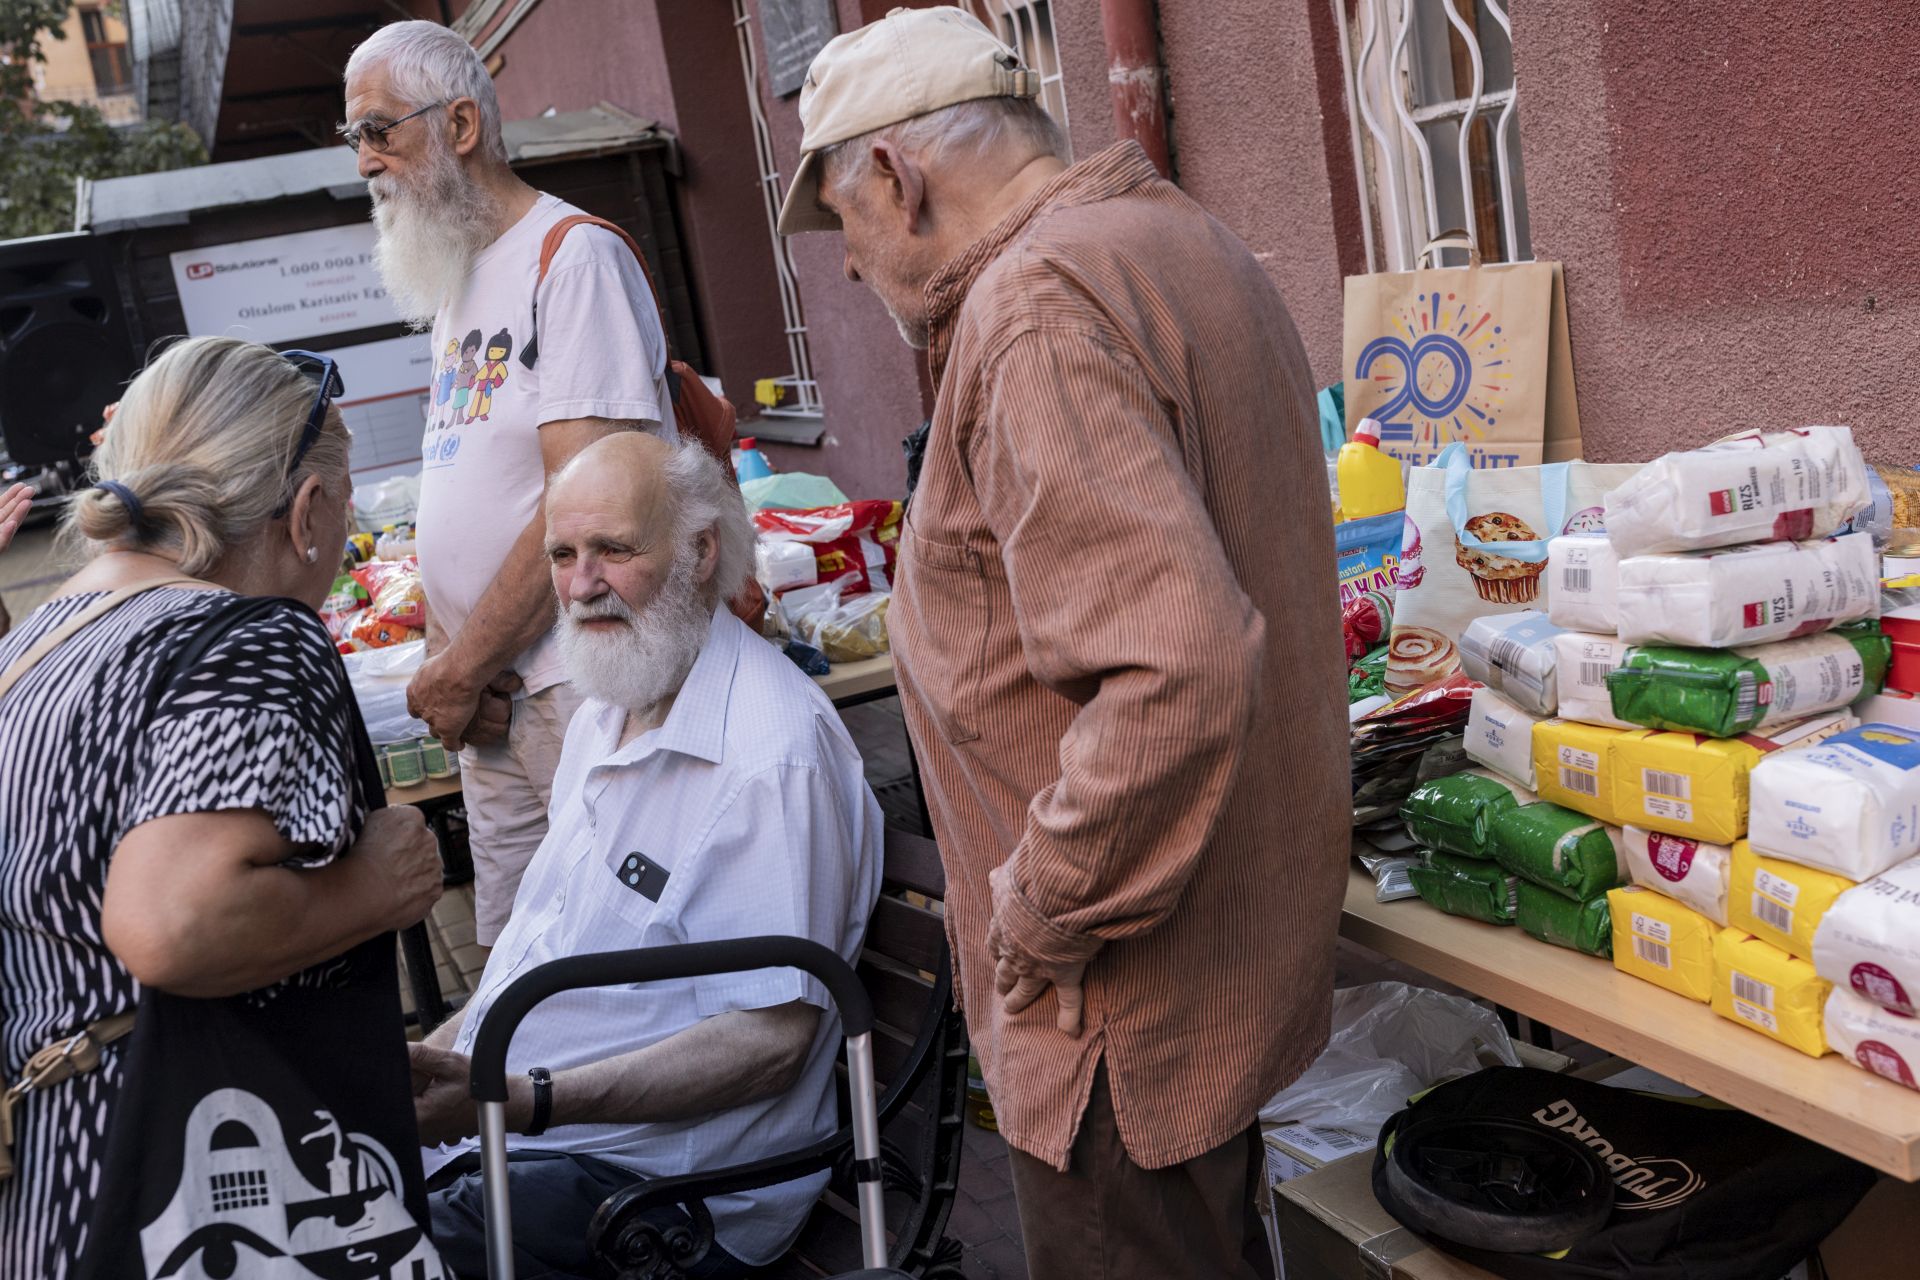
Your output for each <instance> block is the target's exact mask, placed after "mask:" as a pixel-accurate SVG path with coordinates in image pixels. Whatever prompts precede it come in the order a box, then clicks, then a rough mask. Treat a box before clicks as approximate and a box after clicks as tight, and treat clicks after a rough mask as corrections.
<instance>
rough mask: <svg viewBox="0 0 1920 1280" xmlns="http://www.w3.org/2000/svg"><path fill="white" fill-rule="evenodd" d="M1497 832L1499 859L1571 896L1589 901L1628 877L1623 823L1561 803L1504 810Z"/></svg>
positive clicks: (1497, 816)
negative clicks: (1603, 819)
mask: <svg viewBox="0 0 1920 1280" xmlns="http://www.w3.org/2000/svg"><path fill="white" fill-rule="evenodd" d="M1491 832H1492V839H1491V841H1490V843H1491V845H1492V848H1493V859H1494V861H1495V862H1498V863H1499V864H1500V865H1501V866H1503V867H1505V868H1506V869H1507V870H1508V871H1511V872H1512V873H1513V874H1514V875H1517V876H1519V877H1520V878H1521V879H1522V880H1529V881H1532V882H1533V883H1534V884H1537V885H1542V886H1544V887H1546V888H1549V889H1552V890H1553V891H1554V892H1555V893H1559V894H1562V895H1564V896H1565V897H1569V898H1575V899H1580V900H1583V901H1584V900H1585V899H1588V898H1592V897H1594V896H1596V895H1598V894H1602V893H1605V892H1606V891H1607V890H1608V889H1611V888H1614V887H1615V886H1617V885H1619V884H1620V883H1621V882H1622V881H1624V880H1625V879H1626V868H1625V865H1624V863H1623V861H1622V859H1621V857H1620V845H1619V830H1618V828H1615V827H1609V826H1607V825H1606V824H1604V823H1600V822H1595V821H1593V819H1591V818H1589V817H1587V816H1586V815H1585V814H1580V813H1575V812H1573V810H1571V809H1562V808H1561V807H1560V806H1559V805H1557V804H1547V803H1545V802H1542V803H1540V804H1529V805H1521V806H1519V807H1517V808H1513V809H1502V810H1500V811H1499V812H1498V813H1496V814H1494V816H1493V823H1492V828H1491Z"/></svg>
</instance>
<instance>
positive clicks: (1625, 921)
mask: <svg viewBox="0 0 1920 1280" xmlns="http://www.w3.org/2000/svg"><path fill="white" fill-rule="evenodd" d="M1607 915H1608V917H1609V918H1610V920H1611V922H1612V926H1613V967H1614V968H1616V969H1618V970H1620V972H1622V973H1630V974H1632V975H1633V976H1634V977H1636V978H1640V979H1642V980H1644V981H1647V982H1651V983H1653V984H1654V985H1655V986H1657V987H1665V988H1666V989H1667V990H1669V991H1671V992H1673V993H1674V994H1676V995H1683V996H1685V997H1686V998H1687V999H1689V1000H1698V1001H1699V1002H1700V1003H1701V1004H1705V1003H1707V1002H1708V1001H1709V1000H1711V999H1713V939H1714V936H1715V935H1716V934H1718V933H1719V931H1720V930H1719V927H1718V926H1717V925H1715V924H1714V922H1713V921H1711V920H1709V919H1707V918H1706V917H1705V916H1703V915H1701V914H1700V913H1699V912H1698V911H1695V910H1694V909H1693V908H1691V907H1688V906H1684V905H1682V904H1681V903H1678V902H1675V901H1674V900H1673V899H1671V898H1666V897H1662V896H1661V895H1660V894H1658V893H1655V892H1653V891H1652V890H1650V889H1642V888H1639V887H1638V886H1635V885H1628V886H1626V887H1625V888H1620V889H1612V890H1609V891H1608V893H1607Z"/></svg>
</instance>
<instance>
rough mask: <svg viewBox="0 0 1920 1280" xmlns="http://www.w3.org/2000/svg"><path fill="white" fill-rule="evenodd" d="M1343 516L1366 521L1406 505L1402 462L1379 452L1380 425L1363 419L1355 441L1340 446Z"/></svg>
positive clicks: (1354, 438)
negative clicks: (1401, 471) (1401, 475)
mask: <svg viewBox="0 0 1920 1280" xmlns="http://www.w3.org/2000/svg"><path fill="white" fill-rule="evenodd" d="M1338 466H1339V473H1340V515H1341V516H1342V518H1344V519H1347V520H1364V519H1366V518H1367V517H1368V516H1377V515H1384V514H1385V513H1387V512H1389V511H1398V510H1400V509H1401V508H1403V507H1405V506H1406V505H1407V487H1406V483H1405V482H1404V481H1403V480H1401V478H1400V459H1398V458H1396V457H1393V456H1392V455H1391V454H1386V453H1382V452H1381V451H1380V424H1379V423H1378V422H1375V421H1374V420H1373V419H1372V418H1362V419H1360V425H1359V426H1357V427H1355V428H1354V429H1353V439H1351V440H1349V441H1347V443H1345V444H1343V445H1341V446H1340V461H1339V464H1338Z"/></svg>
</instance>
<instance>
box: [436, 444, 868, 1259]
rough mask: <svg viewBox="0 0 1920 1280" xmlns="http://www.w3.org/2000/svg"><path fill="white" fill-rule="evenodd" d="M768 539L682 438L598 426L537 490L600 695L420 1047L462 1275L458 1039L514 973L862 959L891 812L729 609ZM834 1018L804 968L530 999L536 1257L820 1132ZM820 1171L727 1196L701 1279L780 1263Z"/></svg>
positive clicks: (525, 1215)
mask: <svg viewBox="0 0 1920 1280" xmlns="http://www.w3.org/2000/svg"><path fill="white" fill-rule="evenodd" d="M752 544H753V534H752V526H751V524H750V523H749V521H748V519H747V516H746V512H745V508H744V507H743V506H742V504H741V502H740V497H739V494H738V493H736V492H735V491H734V490H733V489H732V488H731V486H730V485H729V484H728V482H727V478H726V476H725V473H724V472H723V471H722V470H721V467H720V464H719V463H718V462H717V461H715V460H714V459H713V458H712V457H710V456H709V455H708V454H707V453H706V451H705V450H704V449H702V448H701V447H700V445H699V444H697V443H695V442H693V441H686V442H683V443H678V444H668V443H665V442H663V441H661V440H658V439H655V438H654V437H651V436H646V435H641V434H637V433H630V434H624V435H619V436H614V437H612V438H610V439H607V440H602V441H600V442H599V443H597V444H594V445H592V446H590V447H588V448H587V449H585V450H583V451H582V452H581V453H580V455H579V456H578V457H577V458H575V459H574V461H573V462H572V463H570V464H569V465H568V466H567V467H566V468H565V469H564V470H562V471H561V472H560V474H559V475H558V476H556V477H555V478H554V480H553V482H552V484H551V486H550V487H549V488H548V490H547V499H546V540H545V553H546V556H547V559H548V561H549V562H550V564H551V567H552V575H553V585H554V590H555V591H556V593H557V594H558V597H559V602H560V603H559V619H560V626H559V638H560V652H561V654H562V655H563V656H564V658H565V661H566V666H567V670H568V672H569V673H570V674H571V676H572V678H573V681H574V684H575V686H576V687H577V688H578V689H579V690H580V691H581V692H582V693H584V694H585V695H586V698H587V701H586V702H585V703H584V704H583V705H582V707H581V708H580V711H579V713H578V714H577V715H576V716H575V717H574V720H573V724H572V727H571V728H570V729H569V730H568V731H567V740H566V748H565V751H564V752H563V753H562V755H561V760H560V768H559V772H558V774H557V775H556V776H555V778H554V790H553V812H552V821H551V824H550V826H549V828H548V831H547V837H546V840H545V841H544V842H543V843H542V844H541V846H540V850H539V852H538V853H537V854H535V855H534V859H533V861H532V863H531V864H529V866H528V867H527V872H526V876H525V878H524V879H523V880H522V881H521V883H520V895H519V897H518V898H517V899H516V900H515V902H514V910H513V916H512V918H511V919H510V920H509V921H508V923H507V927H506V931H505V932H504V933H502V934H501V935H500V941H499V943H498V945H496V946H495V947H494V950H493V954H492V955H491V956H490V957H489V958H488V960H487V967H486V971H485V972H484V973H483V974H482V975H481V979H480V986H479V989H478V990H477V991H476V992H475V993H474V996H473V999H472V1000H471V1001H470V1002H468V1004H467V1006H466V1008H465V1009H464V1010H463V1011H462V1013H461V1014H460V1015H459V1016H458V1017H457V1018H456V1019H455V1020H453V1021H451V1022H449V1023H448V1024H446V1025H445V1026H442V1027H441V1028H439V1029H438V1030H436V1031H435V1032H434V1033H433V1034H432V1035H431V1036H429V1037H428V1038H427V1040H426V1042H425V1043H424V1044H417V1045H414V1046H412V1051H413V1066H414V1072H415V1087H416V1092H417V1095H418V1096H417V1098H416V1104H415V1110H416V1113H417V1115H418V1117H419V1121H420V1133H421V1138H422V1140H423V1141H425V1142H427V1143H430V1144H431V1143H443V1144H445V1145H441V1146H439V1147H437V1148H435V1147H431V1146H430V1147H429V1148H428V1150H427V1151H426V1153H425V1154H426V1167H427V1173H428V1190H429V1199H430V1203H431V1205H432V1210H433V1235H434V1239H435V1241H436V1242H437V1243H438V1245H439V1247H440V1250H441V1255H442V1257H444V1258H445V1259H446V1261H447V1263H448V1265H449V1266H451V1267H453V1268H454V1270H455V1271H456V1272H459V1273H460V1274H463V1275H466V1274H473V1275H480V1274H484V1273H485V1261H484V1257H483V1252H482V1242H483V1230H482V1222H483V1218H482V1210H481V1196H480V1180H479V1174H478V1165H479V1161H478V1155H477V1151H476V1144H475V1141H474V1139H473V1137H472V1135H473V1134H474V1132H475V1128H476V1116H475V1111H474V1104H473V1100H472V1099H471V1097H470V1096H469V1095H468V1092H467V1079H468V1077H467V1069H468V1068H467V1058H466V1054H467V1053H468V1051H469V1049H470V1046H471V1045H472V1042H473V1037H474V1035H475V1033H476V1032H477V1031H478V1029H479V1026H480V1023H481V1021H482V1020H483V1019H484V1018H485V1017H486V1014H487V1010H488V1009H489V1008H490V1007H491V1006H492V1004H493V1001H494V999H495V998H496V997H497V996H498V994H499V992H500V991H501V990H502V988H504V987H505V986H506V985H507V984H508V983H509V982H511V981H512V980H513V979H514V978H516V977H518V976H520V975H521V974H523V973H525V972H527V971H528V970H529V969H532V968H533V967H534V966H536V965H539V964H543V963H545V962H547V961H549V960H555V959H559V958H560V957H562V956H570V955H580V954H584V953H587V952H594V951H610V950H616V949H622V948H630V947H644V946H656V945H663V944H667V943H678V942H712V941H717V940H720V939H723V938H739V937H749V936H753V935H757V934H783V935H790V936H794V937H800V938H809V939H812V940H813V941H815V942H819V943H821V944H822V945H824V946H827V947H831V948H833V949H834V950H835V951H837V952H839V953H840V955H841V956H843V957H845V958H846V959H847V961H848V962H850V963H851V962H852V961H853V960H854V958H855V956H856V955H857V954H858V953H859V949H860V943H861V939H862V937H863V936H864V934H865V932H866V924H867V917H868V915H869V914H870V913H871V911H872V910H873V904H874V901H875V899H876V898H877V897H878V896H879V892H880V872H881V821H880V810H879V806H878V805H877V804H876V803H875V801H874V798H873V793H872V791H871V790H869V789H868V787H867V784H866V781H865V778H864V776H863V774H862V771H861V761H860V755H859V752H858V751H857V750H856V749H855V748H854V745H853V742H852V740H851V739H849V738H848V736H847V731H846V728H845V726H843V725H842V724H841V722H840V718H839V716H838V715H837V714H836V713H835V711H834V709H833V706H832V704H831V703H829V702H828V701H827V699H826V697H825V695H823V694H822V693H821V692H820V690H819V688H818V686H816V685H815V684H814V683H813V681H811V680H809V679H808V678H807V677H806V676H804V675H802V674H801V672H800V670H799V669H798V668H797V667H795V666H794V665H793V663H792V662H790V661H789V660H788V659H787V658H786V656H785V655H783V654H782V653H781V652H780V651H779V650H778V649H776V648H774V647H773V646H772V645H770V644H768V643H767V642H766V641H764V640H762V639H761V638H760V637H759V636H757V635H755V634H754V633H753V632H752V631H751V630H749V629H748V628H747V627H746V625H745V624H743V623H742V622H741V621H740V620H739V619H737V618H735V617H734V616H733V614H732V613H730V612H729V611H728V610H727V609H726V608H725V607H724V605H723V603H722V602H723V601H725V600H727V599H729V598H731V596H732V595H733V593H734V592H735V591H736V590H737V589H738V588H739V586H740V584H741V582H742V581H743V580H744V579H745V577H746V576H747V574H748V572H749V571H750V565H751V562H752ZM823 1010H824V1011H826V1012H824V1013H823ZM839 1036H840V1032H839V1027H838V1020H837V1018H835V1017H834V1016H833V1014H832V1012H831V1007H830V1005H829V1003H828V999H827V995H826V992H825V990H824V989H822V988H821V987H820V985H819V984H818V983H817V982H815V981H814V980H813V979H811V978H808V977H806V976H804V975H802V974H800V973H798V972H797V971H792V970H760V971H757V972H753V973H745V974H722V975H717V976H714V977H708V978H694V979H687V980H683V981H679V982H660V983H652V984H649V985H647V986H645V987H634V988H620V989H612V990H597V991H576V992H570V993H568V994H566V995H563V996H560V997H557V998H555V999H552V1000H548V1001H547V1002H545V1003H544V1004H541V1005H540V1006H538V1007H537V1008H536V1009H535V1010H534V1011H533V1012H532V1013H531V1014H530V1015H529V1016H528V1017H527V1019H526V1021H524V1022H522V1023H521V1024H520V1028H519V1030H518V1031H516V1032H515V1033H514V1037H513V1045H512V1047H511V1049H510V1050H509V1052H508V1056H507V1069H508V1081H509V1101H508V1104H507V1126H508V1129H509V1130H510V1131H511V1132H512V1134H513V1135H515V1136H512V1137H510V1139H509V1160H510V1164H509V1179H510V1187H511V1194H512V1200H513V1206H514V1229H515V1237H516V1246H515V1247H516V1248H517V1249H518V1250H519V1251H520V1253H521V1262H520V1268H521V1270H520V1274H522V1275H530V1274H531V1275H547V1274H554V1275H588V1274H592V1273H593V1264H592V1260H591V1259H590V1257H589V1256H588V1254H587V1250H586V1232H587V1226H588V1223H589V1221H590V1220H591V1218H592V1216H593V1211H594V1209H595V1208H596V1207H597V1206H598V1205H599V1204H600V1202H601V1201H602V1200H604V1199H605V1198H606V1197H607V1196H608V1195H610V1194H611V1193H612V1192H614V1191H616V1190H618V1189H619V1188H621V1187H623V1186H627V1185H631V1184H632V1183H634V1182H637V1181H640V1180H643V1179H646V1178H657V1177H668V1176H673V1175H677V1174H684V1173H690V1172H694V1171H696V1170H698V1169H714V1168H720V1167H722V1166H725V1165H730V1164H734V1163H738V1162H742V1161H748V1160H757V1159H762V1158H764V1157H767V1156H772V1155H777V1154H779V1153H781V1152H785V1151H792V1150H796V1149H798V1148H800V1147H802V1146H804V1145H806V1144H808V1143H811V1142H814V1141H817V1140H819V1139H820V1138H823V1137H825V1136H827V1135H828V1134H830V1133H832V1132H833V1130H834V1127H835V1124H836V1123H837V1116H836V1108H835V1105H834V1096H833V1081H834V1074H833V1064H834V1048H835V1045H836V1044H837V1043H838V1040H839ZM825 1182H826V1178H825V1175H819V1176H815V1177H810V1178H802V1179H798V1180H796V1181H793V1182H789V1183H786V1184H784V1185H782V1186H779V1187H774V1188H771V1189H767V1190H762V1191H752V1192H745V1193H742V1194H740V1195H734V1196H726V1197H722V1198H720V1199H718V1200H716V1201H714V1202H712V1203H711V1205H710V1207H711V1209H712V1211H713V1218H714V1229H715V1237H716V1247H715V1248H714V1249H713V1250H712V1251H711V1252H710V1254H709V1255H708V1257H707V1258H706V1259H705V1260H704V1261H703V1262H701V1263H700V1264H699V1266H697V1267H696V1268H694V1269H693V1270H691V1271H689V1272H688V1274H689V1276H692V1277H695V1278H696V1280H697V1278H699V1277H719V1276H735V1275H741V1274H745V1272H746V1270H747V1269H748V1268H750V1267H755V1266H761V1265H765V1264H766V1263H769V1262H771V1261H773V1260H774V1259H775V1258H777V1257H779V1256H780V1254H781V1253H783V1252H784V1251H785V1250H786V1248H787V1246H788V1245H789V1244H790V1243H791V1242H792V1239H793V1237H794V1236H795V1235H796V1234H797V1233H798V1232H799V1230H800V1227H801V1225H802V1224H803V1223H804V1222H805V1220H806V1216H807V1212H808V1209H809V1208H810V1206H811V1205H812V1203H813V1201H814V1200H815V1199H816V1198H818V1196H819V1194H820V1191H821V1189H822V1188H823V1187H824V1186H825ZM663 1212H664V1214H665V1215H666V1216H665V1217H664V1218H663V1221H662V1225H669V1226H670V1225H675V1224H676V1223H678V1224H684V1222H685V1221H686V1218H685V1215H684V1214H682V1213H681V1212H680V1211H679V1210H677V1209H673V1210H666V1211H663Z"/></svg>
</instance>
